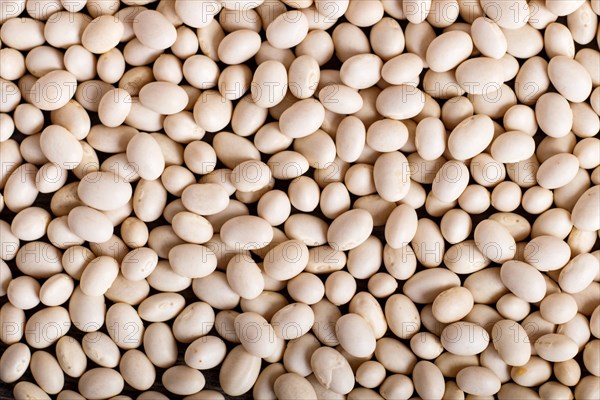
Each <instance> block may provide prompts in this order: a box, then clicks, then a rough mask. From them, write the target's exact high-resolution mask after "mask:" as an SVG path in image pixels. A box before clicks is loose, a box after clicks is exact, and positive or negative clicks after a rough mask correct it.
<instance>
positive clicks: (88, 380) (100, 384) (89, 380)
mask: <svg viewBox="0 0 600 400" xmlns="http://www.w3.org/2000/svg"><path fill="white" fill-rule="evenodd" d="M123 386H124V381H123V377H122V376H121V375H120V374H119V373H118V372H117V371H115V370H113V369H109V368H94V369H90V370H88V371H87V372H86V373H84V374H83V375H82V376H81V378H80V379H79V382H78V388H79V392H80V393H81V394H82V395H83V396H85V397H86V398H88V399H103V398H108V397H112V396H116V395H118V394H119V393H121V391H122V390H123Z"/></svg>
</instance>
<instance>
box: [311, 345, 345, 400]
mask: <svg viewBox="0 0 600 400" xmlns="http://www.w3.org/2000/svg"><path fill="white" fill-rule="evenodd" d="M310 363H311V366H312V369H313V372H314V374H315V377H316V378H317V380H318V381H319V383H320V384H321V385H323V386H324V387H325V388H326V389H329V390H332V391H333V392H335V393H338V394H347V393H349V392H350V391H351V390H352V388H353V387H354V374H353V372H352V369H351V367H350V364H349V363H348V361H346V359H345V358H344V357H343V355H342V354H341V353H340V352H338V351H337V350H335V349H332V348H330V347H320V348H319V349H317V350H315V351H314V352H313V354H312V356H311V362H310ZM334 365H335V366H337V367H336V368H335V370H334V368H332V367H333V366H334ZM334 371H335V373H334Z"/></svg>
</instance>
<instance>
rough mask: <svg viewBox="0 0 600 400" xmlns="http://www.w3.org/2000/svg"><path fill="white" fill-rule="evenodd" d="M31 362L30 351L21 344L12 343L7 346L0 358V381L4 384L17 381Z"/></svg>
mask: <svg viewBox="0 0 600 400" xmlns="http://www.w3.org/2000/svg"><path fill="white" fill-rule="evenodd" d="M30 360H31V350H29V347H27V345H25V344H23V343H14V344H12V345H10V346H8V347H7V348H6V349H5V351H4V353H3V354H2V357H0V365H2V368H1V369H0V371H2V372H1V373H0V379H1V380H2V382H5V383H12V382H15V381H17V380H18V379H19V378H21V376H23V374H24V373H25V371H27V368H28V367H29V362H30Z"/></svg>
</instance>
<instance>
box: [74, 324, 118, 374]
mask: <svg viewBox="0 0 600 400" xmlns="http://www.w3.org/2000/svg"><path fill="white" fill-rule="evenodd" d="M81 345H82V349H83V351H84V353H85V355H86V356H88V358H89V359H90V360H92V361H93V362H95V363H96V364H98V365H100V366H102V367H106V368H113V367H116V366H117V365H118V364H119V360H120V359H121V354H120V353H119V348H118V347H117V345H116V344H115V342H113V341H112V340H111V339H110V337H109V336H108V335H106V334H105V333H102V332H94V333H88V334H86V335H85V336H84V337H83V340H82V342H81Z"/></svg>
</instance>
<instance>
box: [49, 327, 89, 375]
mask: <svg viewBox="0 0 600 400" xmlns="http://www.w3.org/2000/svg"><path fill="white" fill-rule="evenodd" d="M56 358H57V360H58V363H59V364H60V367H61V368H62V370H63V371H64V372H65V374H67V375H69V376H71V377H74V378H78V377H80V376H81V375H83V373H84V372H85V370H86V367H87V358H86V354H85V353H84V351H83V348H82V346H81V344H80V343H79V342H78V341H76V340H75V339H74V338H72V337H70V336H63V337H62V338H60V339H59V340H58V342H56Z"/></svg>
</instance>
